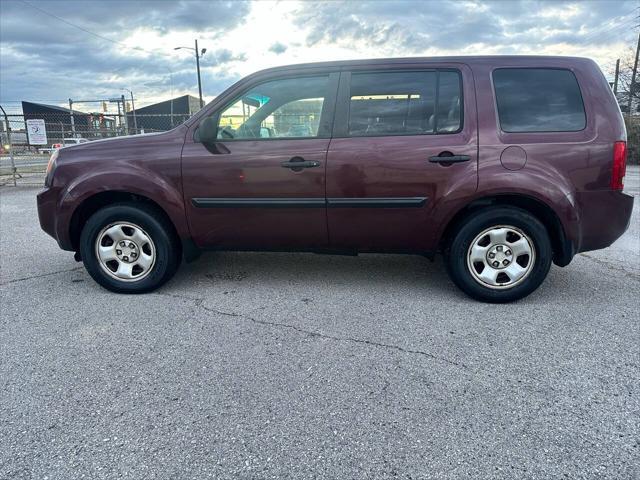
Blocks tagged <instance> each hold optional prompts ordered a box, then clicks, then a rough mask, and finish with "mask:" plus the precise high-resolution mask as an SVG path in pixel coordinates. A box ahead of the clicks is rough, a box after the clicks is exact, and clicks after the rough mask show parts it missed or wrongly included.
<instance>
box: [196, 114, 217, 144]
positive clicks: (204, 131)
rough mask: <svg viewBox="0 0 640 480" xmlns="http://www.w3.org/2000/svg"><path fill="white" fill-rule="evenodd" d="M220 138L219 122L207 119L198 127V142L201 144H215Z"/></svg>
mask: <svg viewBox="0 0 640 480" xmlns="http://www.w3.org/2000/svg"><path fill="white" fill-rule="evenodd" d="M217 136H218V120H217V118H215V117H207V118H205V119H204V120H203V121H202V122H200V125H199V126H198V140H199V141H200V142H201V143H215V142H216V140H217Z"/></svg>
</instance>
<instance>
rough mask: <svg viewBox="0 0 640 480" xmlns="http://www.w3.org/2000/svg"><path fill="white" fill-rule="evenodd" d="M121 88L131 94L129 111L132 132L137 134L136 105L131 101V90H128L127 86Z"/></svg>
mask: <svg viewBox="0 0 640 480" xmlns="http://www.w3.org/2000/svg"><path fill="white" fill-rule="evenodd" d="M123 90H124V91H126V92H129V93H130V94H131V113H132V114H133V133H134V134H137V133H138V121H137V120H136V105H135V104H134V103H133V90H129V89H128V88H123Z"/></svg>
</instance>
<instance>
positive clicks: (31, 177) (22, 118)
mask: <svg viewBox="0 0 640 480" xmlns="http://www.w3.org/2000/svg"><path fill="white" fill-rule="evenodd" d="M3 113H4V112H3V111H0V115H2V116H0V139H1V142H0V185H7V184H9V185H14V184H33V185H40V184H42V182H43V180H44V174H45V172H46V168H47V163H48V161H49V157H50V155H51V153H52V152H53V151H54V150H56V149H58V148H62V147H65V146H69V145H76V144H78V143H86V142H92V141H95V140H101V139H105V138H111V137H118V136H123V135H135V134H144V133H152V132H163V131H166V130H170V129H172V128H173V127H175V126H178V125H180V124H181V123H183V122H184V121H185V120H187V119H188V118H189V115H186V114H173V115H171V114H144V115H142V114H134V113H133V112H127V113H126V114H117V113H115V114H114V113H98V114H90V113H79V112H74V113H73V114H71V113H67V112H60V113H23V114H15V113H9V114H4V115H3Z"/></svg>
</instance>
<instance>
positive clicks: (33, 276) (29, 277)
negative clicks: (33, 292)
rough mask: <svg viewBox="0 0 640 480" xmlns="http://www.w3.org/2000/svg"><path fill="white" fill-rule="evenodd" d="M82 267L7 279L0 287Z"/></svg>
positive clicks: (75, 270) (81, 268)
mask: <svg viewBox="0 0 640 480" xmlns="http://www.w3.org/2000/svg"><path fill="white" fill-rule="evenodd" d="M83 269H84V267H73V268H69V269H67V270H58V271H56V272H49V273H39V274H37V275H29V276H28V277H22V278H14V279H13V280H8V281H6V282H2V283H0V287H3V286H4V285H10V284H12V283H18V282H24V281H26V280H32V279H34V278H42V277H49V276H51V275H58V274H59V273H69V272H77V271H78V270H83Z"/></svg>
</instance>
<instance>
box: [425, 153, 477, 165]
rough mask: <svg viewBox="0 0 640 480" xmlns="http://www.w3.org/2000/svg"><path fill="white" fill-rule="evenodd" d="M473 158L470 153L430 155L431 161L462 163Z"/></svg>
mask: <svg viewBox="0 0 640 480" xmlns="http://www.w3.org/2000/svg"><path fill="white" fill-rule="evenodd" d="M469 160H471V157H470V156H469V155H442V154H440V155H434V156H433V157H429V161H430V162H431V163H460V162H468V161H469Z"/></svg>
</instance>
